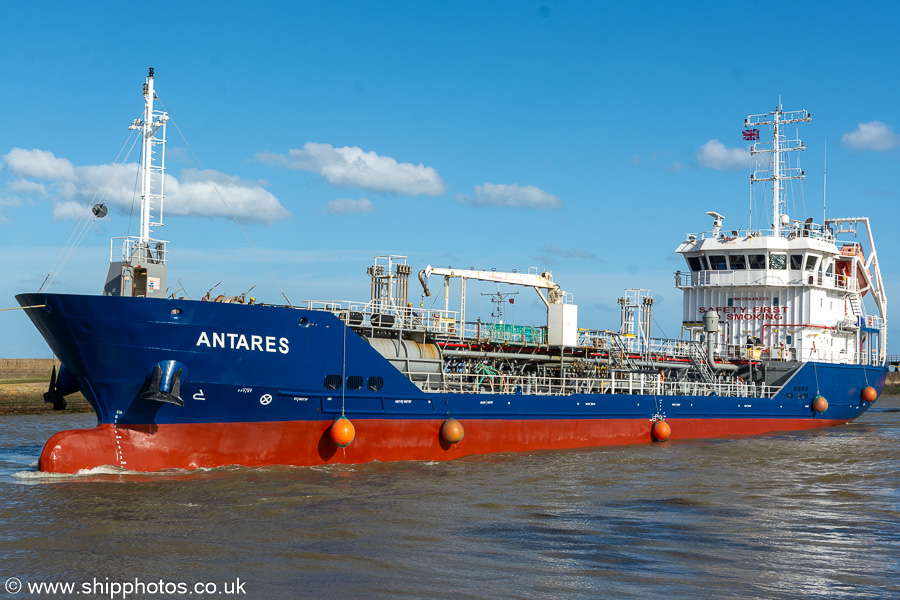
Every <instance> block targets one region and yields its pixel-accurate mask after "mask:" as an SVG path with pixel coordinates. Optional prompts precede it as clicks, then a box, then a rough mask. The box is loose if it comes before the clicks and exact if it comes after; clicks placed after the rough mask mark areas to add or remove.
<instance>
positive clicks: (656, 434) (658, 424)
mask: <svg viewBox="0 0 900 600" xmlns="http://www.w3.org/2000/svg"><path fill="white" fill-rule="evenodd" d="M650 433H651V434H652V435H653V440H654V441H657V442H665V441H666V440H668V439H669V436H670V435H672V428H671V427H669V424H668V423H666V422H665V421H654V422H653V428H652V429H651V430H650Z"/></svg>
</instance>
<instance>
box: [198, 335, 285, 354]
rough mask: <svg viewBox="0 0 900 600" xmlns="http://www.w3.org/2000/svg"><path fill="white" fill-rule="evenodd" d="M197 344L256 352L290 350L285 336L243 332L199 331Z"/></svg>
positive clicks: (282, 352) (282, 351)
mask: <svg viewBox="0 0 900 600" xmlns="http://www.w3.org/2000/svg"><path fill="white" fill-rule="evenodd" d="M197 345H198V346H206V347H207V348H231V349H232V350H255V351H257V352H273V353H274V352H280V353H281V354H287V353H288V352H290V347H289V341H288V339H287V338H285V337H283V338H276V337H275V336H274V335H266V336H262V335H244V334H243V333H216V332H212V333H207V332H205V331H201V332H200V338H199V339H198V340H197Z"/></svg>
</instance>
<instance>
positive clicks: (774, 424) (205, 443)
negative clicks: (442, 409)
mask: <svg viewBox="0 0 900 600" xmlns="http://www.w3.org/2000/svg"><path fill="white" fill-rule="evenodd" d="M667 422H668V424H669V425H670V426H671V430H672V434H671V438H670V439H672V440H677V439H700V438H715V437H724V436H744V435H758V434H762V433H769V432H774V431H795V430H802V429H814V428H819V427H827V426H831V425H840V424H843V423H846V421H845V420H826V419H671V420H667ZM353 424H354V425H355V427H356V438H355V439H354V440H353V441H352V443H351V444H350V445H349V446H347V447H346V448H339V447H338V446H337V445H336V444H335V443H334V442H333V441H332V439H331V436H330V428H331V422H330V421H287V422H265V423H191V424H178V425H148V426H129V427H123V426H114V425H107V424H104V425H99V426H98V427H96V428H94V429H75V430H70V431H61V432H60V433H57V434H56V435H54V436H53V437H51V438H50V440H48V441H47V444H46V445H45V446H44V449H43V451H42V452H41V458H40V462H39V469H40V470H41V471H47V472H52V473H77V472H78V471H80V470H83V469H92V468H94V467H98V466H101V465H113V466H117V467H122V468H125V469H128V470H131V471H160V470H163V469H197V468H203V467H220V466H226V465H243V466H248V467H257V466H263V465H298V466H311V465H322V464H332V463H365V462H371V461H376V460H377V461H382V462H387V461H398V460H452V459H456V458H461V457H463V456H470V455H473V454H491V453H496V452H527V451H534V450H556V449H571V448H588V447H594V446H610V445H620V444H638V443H649V442H651V441H653V438H652V434H651V428H652V425H653V423H652V422H651V421H649V420H647V419H593V420H586V419H577V420H575V419H572V420H558V419H555V420H549V419H548V420H464V421H462V424H463V426H464V427H465V437H464V438H463V439H462V441H460V442H459V443H457V444H449V443H447V442H445V441H443V440H442V439H441V436H440V429H441V425H442V424H443V421H441V420H412V419H396V420H390V419H372V420H365V419H360V420H357V421H354V423H353Z"/></svg>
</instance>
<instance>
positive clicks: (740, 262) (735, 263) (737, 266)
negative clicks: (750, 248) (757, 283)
mask: <svg viewBox="0 0 900 600" xmlns="http://www.w3.org/2000/svg"><path fill="white" fill-rule="evenodd" d="M728 262H729V263H730V264H731V268H732V269H734V270H736V271H739V270H741V269H746V268H747V261H746V260H745V259H744V255H743V254H729V255H728Z"/></svg>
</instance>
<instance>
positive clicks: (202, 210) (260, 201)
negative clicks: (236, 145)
mask: <svg viewBox="0 0 900 600" xmlns="http://www.w3.org/2000/svg"><path fill="white" fill-rule="evenodd" d="M166 185H167V189H166V196H167V198H166V212H167V213H170V214H176V215H202V216H205V217H225V216H230V213H229V212H228V208H230V209H231V212H232V213H234V215H235V216H237V217H238V218H242V219H244V220H249V221H263V222H266V223H271V222H272V221H279V220H282V219H286V218H288V217H289V216H290V213H289V212H288V211H287V210H286V209H285V208H284V207H283V206H282V205H281V203H280V202H279V201H278V198H276V197H275V196H274V195H272V193H271V192H269V191H268V190H266V189H264V188H262V187H260V186H259V185H257V184H256V183H255V182H253V181H245V180H242V179H241V178H240V177H238V176H236V175H226V174H225V173H219V172H218V171H211V170H207V171H205V172H203V171H198V170H197V169H185V170H184V171H182V172H181V180H180V181H177V180H174V178H172V180H171V181H170V180H168V179H167V184H166ZM217 190H218V192H217ZM220 196H221V197H220ZM223 198H224V201H225V202H227V203H228V208H226V206H225V204H224V202H223V200H222V199H223Z"/></svg>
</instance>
